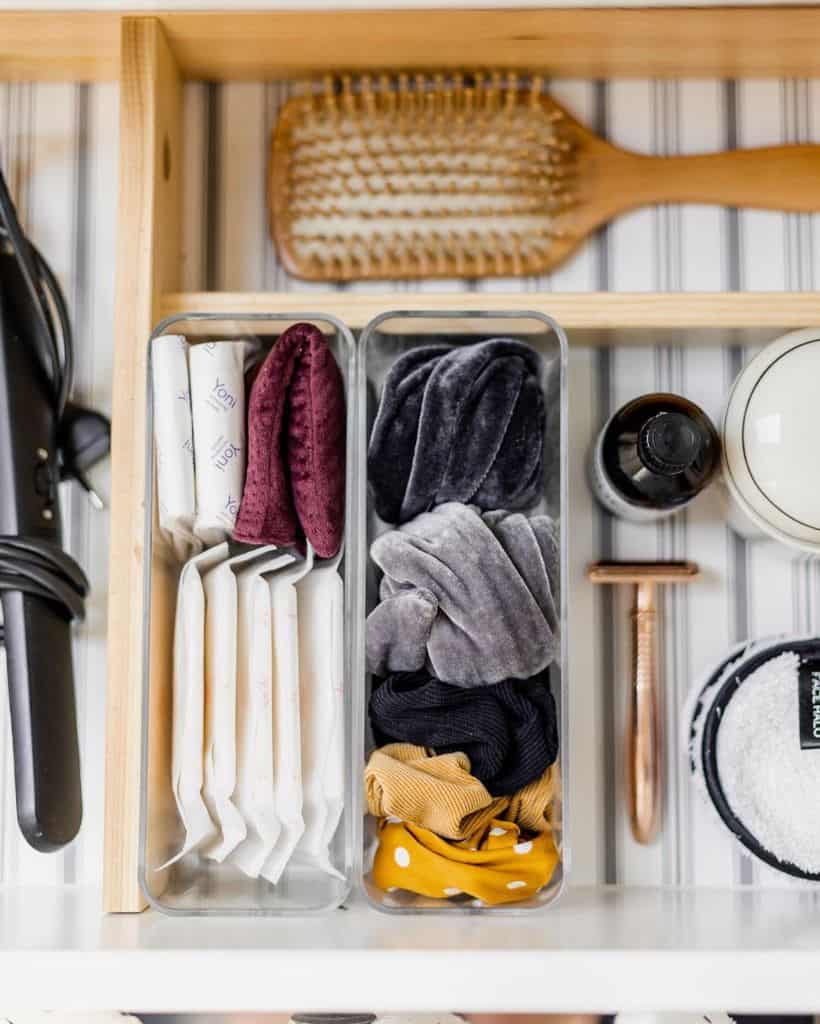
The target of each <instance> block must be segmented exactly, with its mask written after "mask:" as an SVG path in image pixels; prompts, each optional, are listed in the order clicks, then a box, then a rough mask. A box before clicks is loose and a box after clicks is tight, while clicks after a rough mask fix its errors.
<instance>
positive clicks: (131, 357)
mask: <svg viewBox="0 0 820 1024" xmlns="http://www.w3.org/2000/svg"><path fill="white" fill-rule="evenodd" d="M385 65H389V66H393V67H396V66H403V67H416V68H422V67H430V66H439V67H441V66H460V65H468V66H489V65H492V66H496V67H510V68H521V67H527V68H538V69H540V70H543V71H544V72H545V73H547V74H549V75H554V76H561V77H583V78H618V77H697V76H709V77H724V78H736V77H766V76H785V77H810V76H820V10H818V8H817V7H795V8H790V7H785V8H784V7H778V8H767V7H753V8H714V7H713V8H654V9H650V10H641V9H589V8H577V9H560V8H553V9H539V10H482V11H470V10H436V11H425V12H424V14H423V15H421V14H419V13H418V12H413V11H373V12H353V11H327V12H304V13H296V12H236V13H226V12H212V13H203V12H197V13H188V12H163V13H157V14H152V15H121V14H115V13H109V12H100V13H85V12H84V13H79V12H53V13H44V12H37V13H24V12H9V13H3V14H0V79H8V80H46V79H49V80H61V79H73V80H81V81H91V80H101V79H111V78H116V77H119V79H120V85H121V98H120V152H121V159H120V200H119V241H118V249H117V291H116V350H115V365H114V435H113V451H112V460H113V464H112V530H111V584H110V594H109V607H110V613H109V666H110V669H109V673H108V708H107V733H108V734H107V761H106V778H107V784H106V837H105V838H106V842H105V878H104V905H105V909H106V910H108V911H139V910H141V909H143V907H144V905H145V901H144V898H143V897H142V894H141V893H140V892H139V889H138V886H137V857H138V834H139V808H140V795H139V790H140V761H141V751H142V728H141V720H142V675H143V652H142V621H143V592H142V580H143V535H144V515H145V508H144V501H143V494H144V489H145V488H144V484H145V452H144V444H145V442H144V438H145V379H146V373H145V369H146V367H145V357H146V341H147V338H148V336H149V334H150V332H151V330H152V328H153V326H154V325H155V324H156V323H157V322H158V321H159V320H160V319H161V318H162V317H164V316H168V315H170V314H172V313H177V312H182V311H187V312H199V311H209V312H235V311H242V312H252V311H263V310H268V311H273V310H275V311H287V310H288V309H293V310H294V311H295V310H296V309H298V308H299V307H300V306H303V305H304V296H299V295H296V294H276V293H270V294H229V293H218V292H214V293H183V292H181V291H180V266H181V248H180V234H181V232H180V206H181V187H182V182H181V173H180V168H181V166H182V158H181V143H182V139H181V128H182V82H183V80H184V79H186V78H200V79H208V80H220V81H224V80H236V79H251V80H253V79H274V78H283V77H298V76H301V75H304V74H306V73H310V72H316V71H322V70H325V69H338V68H345V67H349V68H359V69H361V68H373V67H378V66H385ZM261 215H262V211H260V216H261ZM522 301H523V296H522V295H520V294H516V295H503V294H491V295H488V294H476V293H473V294H471V295H470V298H469V302H470V305H471V306H472V307H473V308H476V309H488V310H489V309H502V308H511V307H513V308H514V307H516V306H520V305H521V303H522ZM464 302H465V297H464V296H463V295H442V294H435V295H413V296H409V295H407V294H402V295H401V296H400V297H399V296H391V295H389V294H379V295H378V296H374V297H368V296H366V295H361V294H355V295H353V294H337V293H332V292H328V294H327V295H319V294H316V293H314V294H312V295H311V301H310V304H311V307H312V308H313V309H315V310H316V312H329V313H333V314H335V315H336V316H338V317H340V318H341V319H342V320H343V321H345V322H346V323H347V324H348V325H350V326H351V327H361V326H362V325H363V324H364V323H366V322H367V320H369V319H370V318H371V317H372V316H373V315H375V314H376V313H377V312H379V311H381V310H384V309H390V308H398V307H401V308H413V307H416V308H436V309H447V308H461V307H463V305H464ZM526 305H527V306H528V307H531V308H533V309H541V310H544V311H545V312H549V313H550V314H551V315H552V316H554V317H555V318H556V319H557V320H558V321H559V322H560V323H561V324H562V325H563V326H564V327H565V328H566V329H568V330H569V332H570V341H571V342H573V343H580V344H602V343H604V344H605V343H610V342H611V341H612V340H613V339H617V341H618V343H619V344H623V343H624V342H634V343H642V342H647V341H650V340H651V341H653V342H656V341H657V340H658V336H659V333H660V332H663V331H668V330H680V329H697V330H698V333H697V338H698V340H699V341H700V342H701V343H702V342H703V341H704V340H705V339H708V340H710V341H713V342H722V341H729V340H731V341H737V340H738V338H739V337H744V338H749V337H754V332H755V330H760V329H768V334H769V335H770V334H771V332H772V329H779V328H792V327H800V326H805V325H806V324H809V323H812V322H817V321H820V294H814V293H801V294H795V293H778V294H762V293H758V294H739V293H737V294H731V293H730V294H726V293H723V294H721V293H714V294H694V295H693V294H691V293H687V294H685V295H684V294H649V295H628V294H579V295H573V294H554V293H527V295H526ZM705 331H708V332H709V333H708V334H707V333H704V332H705ZM676 340H678V341H680V337H679V336H678V335H677V334H676Z"/></svg>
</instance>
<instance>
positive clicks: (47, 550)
mask: <svg viewBox="0 0 820 1024" xmlns="http://www.w3.org/2000/svg"><path fill="white" fill-rule="evenodd" d="M0 244H3V245H6V246H8V247H9V248H10V250H11V252H12V253H13V255H14V256H15V258H16V260H17V265H18V267H19V268H20V272H21V275H22V278H23V280H24V282H25V285H26V290H27V291H28V293H29V298H30V299H31V306H32V309H33V311H34V313H35V319H36V323H37V334H38V337H37V338H31V339H28V338H27V339H26V341H27V342H28V343H29V344H31V345H32V347H33V348H34V350H35V352H36V354H37V358H38V360H39V362H40V364H41V365H42V366H43V369H44V371H45V373H46V374H47V376H48V379H49V381H50V382H51V387H52V391H53V398H54V409H55V413H56V418H57V420H58V422H59V420H61V419H62V417H63V414H64V413H65V411H66V406H67V404H68V397H69V395H70V393H71V387H72V384H73V376H74V352H73V341H72V337H71V323H70V320H69V316H68V307H67V305H66V301H65V297H64V295H63V292H62V289H61V288H60V284H59V282H58V281H57V278H56V277H55V275H54V273H53V271H52V270H51V267H49V265H48V263H47V262H46V261H45V259H44V258H43V256H42V254H41V253H40V252H39V250H38V249H37V248H36V247H35V246H34V245H33V244H32V243H31V242H30V241H29V240H28V239H27V238H26V236H25V234H24V233H23V229H22V228H21V226H20V222H19V221H18V219H17V213H16V210H15V208H14V204H13V202H12V200H11V195H10V194H9V190H8V188H7V186H6V182H5V179H4V178H3V174H2V171H0ZM3 591H20V592H23V593H27V594H32V595H34V596H37V597H41V598H44V599H45V600H48V601H50V602H52V603H53V604H55V605H56V606H57V607H58V608H59V609H60V610H61V612H62V613H63V614H64V615H65V616H66V617H67V618H68V619H69V621H70V620H72V619H80V620H82V619H83V618H84V615H85V608H84V598H85V597H86V595H87V594H88V580H87V579H86V576H85V573H84V572H83V570H82V569H81V568H80V566H79V564H78V563H77V562H76V561H75V560H74V559H73V558H72V557H71V556H70V555H67V554H66V553H65V552H64V551H63V550H62V549H61V548H60V547H58V546H57V545H55V544H52V543H49V542H48V541H45V540H42V539H40V538H37V537H26V536H18V537H9V536H0V592H3ZM3 639H4V636H3V632H2V629H0V643H2V642H3Z"/></svg>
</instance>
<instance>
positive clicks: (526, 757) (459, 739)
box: [370, 670, 558, 796]
mask: <svg viewBox="0 0 820 1024" xmlns="http://www.w3.org/2000/svg"><path fill="white" fill-rule="evenodd" d="M370 722H371V725H372V726H373V733H374V735H375V737H376V740H377V742H378V743H380V744H381V743H390V742H394V741H401V742H405V743H417V744H419V745H421V746H425V747H430V748H431V749H433V750H434V751H435V752H436V753H437V754H446V753H450V752H451V751H463V752H464V753H465V754H466V755H467V756H468V757H469V759H470V766H471V771H472V774H473V775H474V776H475V777H476V778H477V779H479V780H480V781H481V782H483V783H484V785H485V786H486V787H487V789H488V790H489V791H490V793H492V794H493V796H504V795H507V794H510V793H515V792H516V790H519V789H521V788H522V787H523V786H526V785H527V783H528V782H532V780H533V779H537V778H538V777H539V776H541V775H543V773H544V771H545V770H546V769H547V768H548V767H549V765H551V764H552V762H553V761H554V760H555V758H556V757H557V756H558V724H557V721H556V713H555V700H554V699H553V696H552V693H551V691H550V686H549V678H548V674H547V673H546V672H543V673H541V674H540V675H538V676H536V677H535V678H533V679H527V680H520V679H505V680H504V681H503V682H500V683H496V684H495V685H493V686H476V687H472V688H470V689H464V688H463V687H461V686H450V685H448V684H447V683H442V682H440V681H439V680H438V679H435V678H433V677H432V676H431V675H430V674H429V672H425V671H424V670H422V671H420V672H410V673H397V674H396V675H392V676H389V677H388V678H387V679H385V680H384V682H382V683H381V684H380V685H379V686H378V687H377V688H376V689H375V690H374V691H373V694H372V696H371V698H370Z"/></svg>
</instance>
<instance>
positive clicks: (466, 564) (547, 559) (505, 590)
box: [367, 502, 560, 686]
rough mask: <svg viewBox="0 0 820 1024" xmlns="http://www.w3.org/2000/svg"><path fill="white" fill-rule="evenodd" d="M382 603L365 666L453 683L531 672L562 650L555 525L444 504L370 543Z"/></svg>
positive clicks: (371, 622) (371, 619)
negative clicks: (422, 672) (422, 673)
mask: <svg viewBox="0 0 820 1024" xmlns="http://www.w3.org/2000/svg"><path fill="white" fill-rule="evenodd" d="M370 554H371V557H372V558H373V561H374V562H375V563H376V565H377V566H378V567H379V568H380V569H381V570H382V572H383V573H384V576H383V577H382V581H381V585H380V588H379V592H380V596H381V602H380V603H379V604H378V605H377V606H376V607H375V608H374V610H373V611H372V612H371V613H370V615H369V616H368V619H367V662H368V669H369V671H371V672H374V673H376V675H380V676H387V675H390V674H392V673H393V672H416V671H418V670H419V669H422V668H426V669H427V671H429V672H430V673H431V674H432V675H434V676H436V678H437V679H440V680H442V681H443V682H446V683H452V684H454V685H456V686H482V685H484V684H487V683H498V682H500V681H501V680H502V679H507V678H515V679H529V678H530V677H531V676H534V675H535V674H536V673H538V672H540V671H541V670H542V669H544V668H546V666H547V665H549V664H550V662H552V661H553V660H554V658H555V656H556V654H557V651H558V644H559V641H558V620H559V612H558V608H559V605H558V591H557V587H558V580H559V563H560V556H559V541H558V530H557V527H556V525H555V523H554V522H553V520H552V519H550V517H549V516H534V517H533V518H532V519H528V518H527V517H526V516H524V515H522V514H521V513H513V512H501V511H499V512H487V513H485V514H484V515H483V516H482V515H481V513H480V512H479V510H478V509H476V508H474V507H472V506H468V505H461V504H458V503H456V502H448V503H447V504H444V505H439V506H438V507H437V508H435V509H433V511H432V512H425V513H423V514H422V515H420V516H417V517H416V518H415V519H413V520H412V521H411V522H409V523H405V524H404V525H403V526H402V527H400V529H398V530H391V531H390V532H389V533H385V534H382V536H380V537H378V538H377V539H376V540H375V541H374V542H373V544H372V546H371V549H370Z"/></svg>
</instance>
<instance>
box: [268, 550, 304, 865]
mask: <svg viewBox="0 0 820 1024" xmlns="http://www.w3.org/2000/svg"><path fill="white" fill-rule="evenodd" d="M312 565H313V551H312V549H311V548H310V547H308V551H307V558H306V559H305V560H304V561H303V562H300V563H299V564H297V565H294V566H291V567H290V568H288V569H282V570H280V571H279V572H277V573H275V574H274V575H273V576H271V577H270V579H269V580H268V587H269V589H270V604H271V623H272V626H273V630H272V657H273V709H272V710H273V726H274V742H273V749H274V784H273V791H274V800H275V802H276V814H277V816H278V818H279V821H280V823H281V831H280V833H279V837H278V838H277V840H276V842H275V843H274V846H273V849H272V850H271V852H270V853H269V854H268V857H267V859H266V860H265V863H264V864H263V866H262V868H261V870H260V874H261V875H262V877H263V878H267V880H268V881H269V882H272V883H273V884H274V885H275V884H276V883H277V882H278V881H279V879H280V878H281V877H282V872H283V871H284V870H285V868H286V867H287V865H288V861H289V860H290V858H291V856H292V854H293V851H294V850H295V849H296V846H297V844H298V842H299V840H300V839H301V838H302V835H303V833H304V831H305V821H304V818H303V816H302V804H303V792H302V732H301V714H300V707H299V673H300V666H299V621H298V615H299V613H298V603H297V598H296V584H297V583H298V582H299V580H301V579H302V578H303V577H304V576H305V574H306V573H308V572H310V570H311V567H312Z"/></svg>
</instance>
